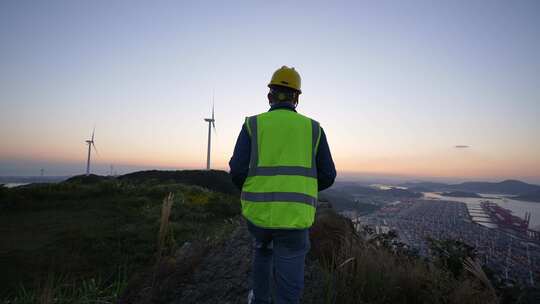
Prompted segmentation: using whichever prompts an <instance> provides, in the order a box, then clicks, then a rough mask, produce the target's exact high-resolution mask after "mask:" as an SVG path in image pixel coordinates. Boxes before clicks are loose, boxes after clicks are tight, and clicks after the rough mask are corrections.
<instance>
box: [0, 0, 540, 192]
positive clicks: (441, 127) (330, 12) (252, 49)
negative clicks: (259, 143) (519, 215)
mask: <svg viewBox="0 0 540 304" xmlns="http://www.w3.org/2000/svg"><path fill="white" fill-rule="evenodd" d="M538 16H540V1H535V0H531V1H495V0H486V1H474V0H473V1H471V0H467V1H253V0H252V1H7V0H4V1H1V2H0V176H5V175H39V169H40V168H45V170H46V174H47V175H70V174H79V173H83V172H84V167H85V159H86V144H85V142H84V140H86V139H88V138H89V137H90V135H91V132H92V128H93V127H94V126H95V128H96V146H97V149H98V151H99V155H97V156H96V157H95V158H94V161H95V162H96V163H97V165H96V167H95V170H94V172H95V173H99V174H105V173H106V172H107V171H108V168H109V165H110V164H114V165H115V167H116V168H117V170H118V171H120V172H119V173H125V172H127V171H130V170H135V169H140V168H163V169H166V168H168V169H182V168H203V167H204V166H205V159H206V140H207V137H206V136H207V124H206V123H205V122H204V121H203V118H205V117H208V115H210V110H211V106H212V91H215V108H216V126H217V134H216V135H215V136H214V138H213V139H214V141H213V150H212V155H213V161H212V163H213V167H215V168H219V169H227V170H228V165H227V163H228V160H229V158H230V156H231V153H232V151H233V147H234V143H235V141H236V137H237V136H238V133H239V131H240V128H241V124H242V122H243V119H244V117H245V116H248V115H254V114H257V113H260V112H263V111H266V110H267V108H268V103H267V100H266V93H267V87H266V85H267V83H268V81H269V79H270V76H271V74H272V72H273V71H274V70H275V69H277V68H279V67H280V66H282V65H289V66H294V67H296V69H297V70H298V71H299V72H300V74H301V76H302V81H303V82H302V89H303V94H302V95H301V97H300V105H299V107H298V110H299V112H301V113H303V114H305V115H308V116H310V117H312V118H314V119H316V120H318V121H319V122H320V123H321V125H322V126H323V128H324V129H325V132H326V134H327V136H328V141H329V144H330V148H331V150H332V153H333V156H334V161H335V163H336V166H337V169H338V172H339V174H340V175H341V176H352V175H353V174H355V173H359V174H363V175H369V174H373V175H376V176H381V175H390V176H408V177H411V178H428V177H439V178H457V179H480V178H481V179H489V180H501V179H507V178H519V179H523V180H526V181H530V182H535V183H540V55H539V54H540V18H539V17H538ZM457 145H462V146H466V147H456V146H457Z"/></svg>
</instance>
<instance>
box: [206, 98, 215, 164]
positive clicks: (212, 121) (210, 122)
mask: <svg viewBox="0 0 540 304" xmlns="http://www.w3.org/2000/svg"><path fill="white" fill-rule="evenodd" d="M204 121H206V122H208V150H207V151H206V170H210V146H211V145H212V128H213V129H214V132H216V124H215V121H216V120H215V119H214V97H212V118H205V119H204Z"/></svg>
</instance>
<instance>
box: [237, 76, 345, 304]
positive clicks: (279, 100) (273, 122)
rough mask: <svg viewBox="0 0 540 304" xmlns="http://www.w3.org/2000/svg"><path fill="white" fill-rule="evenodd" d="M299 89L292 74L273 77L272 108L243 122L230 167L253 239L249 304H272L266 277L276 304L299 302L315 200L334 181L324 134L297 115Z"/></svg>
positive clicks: (318, 127)
mask: <svg viewBox="0 0 540 304" xmlns="http://www.w3.org/2000/svg"><path fill="white" fill-rule="evenodd" d="M300 83H301V79H300V75H299V74H298V72H296V71H295V69H294V68H289V67H286V66H283V67H281V68H280V69H278V70H277V71H276V72H275V73H274V74H273V76H272V79H271V81H270V83H269V84H268V87H269V88H270V92H269V93H268V100H269V103H270V106H271V108H270V110H269V111H268V112H266V113H262V114H259V115H255V116H251V117H248V118H246V121H245V122H244V125H243V126H242V131H241V132H240V135H239V136H238V140H237V142H236V146H235V148H234V154H233V156H232V158H231V160H230V162H229V165H230V168H231V171H230V174H231V177H232V180H233V182H234V183H235V184H236V185H237V186H238V187H239V188H241V189H242V194H241V202H242V214H243V215H244V217H245V218H246V221H247V225H248V228H249V231H250V232H251V234H252V236H253V238H254V258H253V281H252V289H253V290H252V292H251V293H250V296H249V298H248V301H249V303H251V304H260V303H263V304H269V303H271V296H270V285H271V284H270V282H271V273H272V274H273V276H272V277H273V283H274V286H275V298H274V302H275V303H276V304H282V303H298V302H299V301H300V298H301V295H302V289H303V287H304V261H305V256H306V254H307V252H308V251H309V248H310V245H309V231H308V228H309V227H310V226H311V225H312V224H313V221H314V217H315V208H316V204H317V195H318V192H319V191H321V190H323V189H325V188H327V187H329V186H330V185H332V183H333V182H334V179H335V177H336V170H335V167H334V162H333V161H332V157H331V155H330V149H329V147H328V143H327V142H326V135H325V134H324V131H323V129H322V128H321V127H320V126H319V123H318V122H316V121H315V120H312V119H310V118H308V117H306V116H303V115H300V114H298V113H296V105H297V104H298V96H299V95H300V94H301V93H302V91H301V90H300Z"/></svg>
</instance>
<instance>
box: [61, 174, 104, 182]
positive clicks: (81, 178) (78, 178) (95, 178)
mask: <svg viewBox="0 0 540 304" xmlns="http://www.w3.org/2000/svg"><path fill="white" fill-rule="evenodd" d="M110 179H113V177H110V176H102V175H96V174H89V175H85V174H81V175H75V176H72V177H70V178H68V179H66V180H65V181H63V182H64V183H78V184H95V183H98V182H101V181H105V180H110Z"/></svg>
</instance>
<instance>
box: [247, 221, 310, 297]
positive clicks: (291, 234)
mask: <svg viewBox="0 0 540 304" xmlns="http://www.w3.org/2000/svg"><path fill="white" fill-rule="evenodd" d="M247 226H248V230H249V232H250V233H251V235H252V236H253V238H254V239H255V242H254V254H253V276H252V280H253V282H252V286H253V294H254V301H252V303H253V304H269V303H271V281H272V283H273V286H274V300H275V303H276V304H285V303H287V304H289V303H294V304H297V303H299V302H300V298H301V296H302V291H303V289H304V262H305V258H306V254H307V253H308V251H309V248H310V244H309V230H308V229H300V230H298V229H264V228H259V227H257V226H255V225H253V224H251V223H250V222H249V221H247ZM271 278H272V280H271Z"/></svg>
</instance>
